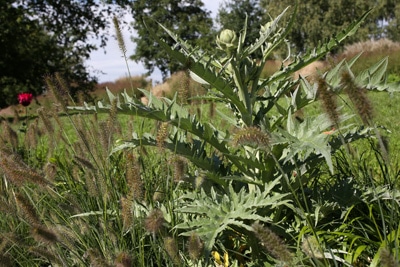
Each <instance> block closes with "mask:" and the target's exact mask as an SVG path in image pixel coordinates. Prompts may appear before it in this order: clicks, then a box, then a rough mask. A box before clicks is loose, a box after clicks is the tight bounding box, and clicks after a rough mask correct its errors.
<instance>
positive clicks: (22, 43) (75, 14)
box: [0, 0, 120, 108]
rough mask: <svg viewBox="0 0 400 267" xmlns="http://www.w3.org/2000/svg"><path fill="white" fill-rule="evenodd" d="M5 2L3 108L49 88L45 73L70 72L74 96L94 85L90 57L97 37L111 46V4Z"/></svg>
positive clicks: (0, 39)
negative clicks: (21, 96) (22, 94)
mask: <svg viewBox="0 0 400 267" xmlns="http://www.w3.org/2000/svg"><path fill="white" fill-rule="evenodd" d="M0 6H1V8H0V21H1V23H0V30H1V33H0V49H1V51H2V53H1V57H0V73H1V74H0V87H1V88H2V90H1V93H0V108H5V107H7V106H9V105H12V104H16V103H17V94H18V93H20V92H30V93H33V94H34V95H40V94H42V93H44V82H43V79H44V77H45V76H46V75H54V74H55V73H60V74H61V75H62V76H63V77H64V79H65V81H66V83H67V84H68V87H69V88H70V93H71V95H72V96H73V97H76V96H77V93H78V91H80V92H88V91H90V90H91V89H93V87H94V84H95V82H96V79H95V77H92V76H91V75H90V74H89V72H88V70H87V67H86V66H85V62H84V61H85V60H86V59H88V58H89V55H90V53H91V52H92V51H93V50H95V49H97V47H96V46H95V45H94V44H92V43H91V40H90V38H91V37H93V36H95V37H99V39H100V41H101V44H100V46H101V47H105V45H106V41H107V34H104V33H103V32H102V31H103V30H105V29H106V28H107V27H108V21H107V16H106V14H107V12H108V14H110V12H111V6H110V5H103V4H99V3H98V1H92V0H88V1H68V2H66V1H59V0H57V1H20V0H7V1H2V2H1V4H0ZM113 12H114V13H118V12H120V10H118V9H116V8H114V10H113Z"/></svg>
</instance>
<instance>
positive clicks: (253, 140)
mask: <svg viewBox="0 0 400 267" xmlns="http://www.w3.org/2000/svg"><path fill="white" fill-rule="evenodd" d="M269 142H270V138H269V135H268V134H267V133H265V132H263V131H262V130H261V129H260V128H258V127H247V128H242V129H240V130H238V131H237V132H236V133H235V135H234V136H233V144H234V146H238V145H241V146H246V145H247V146H251V147H256V148H264V149H267V148H268V147H269Z"/></svg>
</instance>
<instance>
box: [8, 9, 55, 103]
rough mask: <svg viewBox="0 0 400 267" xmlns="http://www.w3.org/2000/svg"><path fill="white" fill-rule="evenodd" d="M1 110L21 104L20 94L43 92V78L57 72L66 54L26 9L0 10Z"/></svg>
mask: <svg viewBox="0 0 400 267" xmlns="http://www.w3.org/2000/svg"><path fill="white" fill-rule="evenodd" d="M0 21H1V23H0V50H1V51H2V53H1V54H0V87H1V91H0V108H4V107H6V106H8V105H10V104H15V103H17V94H18V93H19V92H23V91H28V92H33V93H38V92H40V91H42V85H43V75H44V74H46V73H51V72H54V71H56V66H55V65H56V64H57V61H58V60H61V59H62V57H60V55H62V51H61V50H60V49H59V47H58V45H57V42H56V40H54V38H52V37H51V36H50V35H49V34H47V33H46V32H45V31H43V29H41V26H40V24H39V22H38V21H37V20H30V19H28V18H27V16H26V11H25V10H24V9H23V7H21V6H19V7H15V6H13V5H12V4H11V3H4V2H3V3H2V4H1V6H0Z"/></svg>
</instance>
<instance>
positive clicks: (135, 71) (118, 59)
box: [86, 0, 222, 82]
mask: <svg viewBox="0 0 400 267" xmlns="http://www.w3.org/2000/svg"><path fill="white" fill-rule="evenodd" d="M203 3H204V6H205V8H206V9H207V10H209V11H211V12H212V16H213V17H215V16H216V13H217V11H218V8H219V4H220V3H222V0H203ZM124 19H125V20H127V19H132V18H130V17H129V16H126V17H125V18H124ZM122 34H123V36H124V39H125V45H126V48H127V56H128V57H129V56H130V55H132V54H133V52H134V47H135V46H134V43H132V41H131V40H130V37H131V36H132V33H131V32H129V30H128V29H123V31H122ZM105 51H106V52H107V53H106V54H104V50H103V49H101V48H100V49H99V50H97V51H93V52H92V53H91V55H90V59H89V60H88V61H87V62H86V65H87V66H89V70H92V71H91V73H92V74H93V75H95V76H96V77H98V78H99V82H106V81H114V80H116V79H118V78H121V77H126V76H127V73H128V71H127V67H126V62H125V60H124V58H123V57H122V53H121V51H120V50H119V47H118V43H117V41H116V40H115V38H114V37H112V38H109V40H108V43H107V46H106V48H105ZM128 65H129V69H130V72H131V75H132V76H139V75H143V74H145V73H146V70H145V68H144V66H143V65H142V64H141V63H135V62H134V61H132V60H128ZM99 71H100V72H103V73H104V74H102V73H98V72H99ZM150 78H151V79H152V80H153V82H160V81H161V73H160V72H159V71H155V72H154V73H153V74H152V75H151V77H150Z"/></svg>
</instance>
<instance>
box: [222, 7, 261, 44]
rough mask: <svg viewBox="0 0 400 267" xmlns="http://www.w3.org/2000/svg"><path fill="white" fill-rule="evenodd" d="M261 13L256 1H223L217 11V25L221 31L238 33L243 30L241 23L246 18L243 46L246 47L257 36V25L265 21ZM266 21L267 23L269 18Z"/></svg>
mask: <svg viewBox="0 0 400 267" xmlns="http://www.w3.org/2000/svg"><path fill="white" fill-rule="evenodd" d="M263 13H264V12H263V10H262V9H261V7H260V5H259V1H256V0H246V1H240V0H233V1H224V2H223V3H222V4H221V5H220V7H219V9H218V15H217V23H218V24H219V25H220V27H221V28H222V29H230V30H233V31H234V32H240V31H241V30H242V28H243V21H245V19H246V16H247V21H248V24H247V29H246V31H247V37H246V40H245V45H246V46H248V45H249V44H251V43H254V42H255V40H256V39H257V38H258V36H259V33H258V31H259V29H258V28H259V24H260V23H261V22H262V20H263V19H264V20H266V18H263ZM267 21H269V18H268V20H267Z"/></svg>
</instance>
